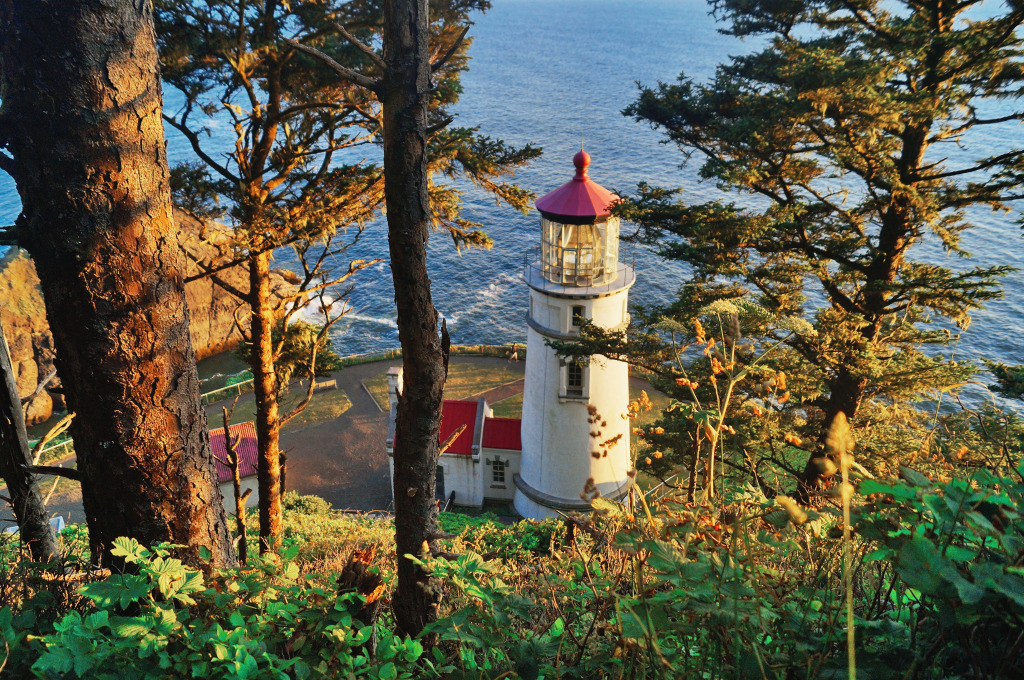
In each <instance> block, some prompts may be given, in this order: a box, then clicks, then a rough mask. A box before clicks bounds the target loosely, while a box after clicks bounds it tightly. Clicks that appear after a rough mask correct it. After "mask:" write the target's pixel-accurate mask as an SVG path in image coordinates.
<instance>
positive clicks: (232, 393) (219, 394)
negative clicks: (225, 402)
mask: <svg viewBox="0 0 1024 680" xmlns="http://www.w3.org/2000/svg"><path fill="white" fill-rule="evenodd" d="M251 391H252V378H249V379H248V380H242V381H241V382H237V383H235V384H234V385H225V386H224V387H221V388H219V389H216V390H210V391H209V392H204V393H203V394H202V395H201V396H202V401H203V405H204V406H206V405H209V404H212V403H214V402H217V401H220V400H221V399H228V398H229V397H236V396H241V395H243V394H245V393H246V392H251Z"/></svg>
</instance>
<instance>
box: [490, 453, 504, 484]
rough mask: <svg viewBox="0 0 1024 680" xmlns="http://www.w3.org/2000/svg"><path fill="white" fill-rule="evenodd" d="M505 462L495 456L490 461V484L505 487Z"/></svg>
mask: <svg viewBox="0 0 1024 680" xmlns="http://www.w3.org/2000/svg"><path fill="white" fill-rule="evenodd" d="M506 465H507V463H505V461H503V460H498V459H497V458H495V459H494V460H493V461H491V486H500V487H501V488H505V466H506Z"/></svg>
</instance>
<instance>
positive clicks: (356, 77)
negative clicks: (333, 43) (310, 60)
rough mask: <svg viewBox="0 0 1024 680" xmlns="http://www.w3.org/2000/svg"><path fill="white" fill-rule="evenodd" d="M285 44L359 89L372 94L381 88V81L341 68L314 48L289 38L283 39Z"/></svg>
mask: <svg viewBox="0 0 1024 680" xmlns="http://www.w3.org/2000/svg"><path fill="white" fill-rule="evenodd" d="M285 42H286V43H288V44H289V45H291V46H292V47H294V48H295V49H297V50H299V51H300V52H305V53H306V54H308V55H309V56H311V57H315V58H316V59H319V60H320V61H321V62H323V63H324V64H326V65H327V66H328V67H330V68H331V69H332V70H333V71H334V72H335V73H337V74H338V75H339V76H341V77H342V78H344V79H345V80H347V81H348V82H350V83H353V84H355V85H359V86H360V87H365V88H366V89H368V90H370V91H371V92H374V93H378V92H379V90H380V87H381V81H379V80H375V79H373V78H370V77H369V76H364V75H363V74H362V73H359V72H357V71H353V70H352V69H350V68H346V67H344V66H342V65H341V64H339V63H338V62H336V61H335V60H334V59H331V58H330V57H329V56H327V55H326V54H324V53H323V52H321V51H320V50H318V49H316V48H315V47H309V46H308V45H303V44H302V43H300V42H297V41H295V40H292V39H291V38H285Z"/></svg>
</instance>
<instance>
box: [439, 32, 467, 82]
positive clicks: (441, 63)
mask: <svg viewBox="0 0 1024 680" xmlns="http://www.w3.org/2000/svg"><path fill="white" fill-rule="evenodd" d="M467 33H469V24H467V25H466V26H464V27H463V28H462V32H461V33H459V37H457V38H456V39H455V42H453V43H452V44H451V47H449V48H448V50H447V51H446V52H445V53H444V54H443V55H442V56H441V57H440V58H439V59H437V61H435V62H434V63H432V64H431V65H430V72H431V73H437V72H438V71H440V70H441V69H442V68H444V65H445V64H447V63H448V60H449V59H451V58H452V56H454V55H455V53H456V52H458V51H459V48H460V47H462V43H463V42H465V40H466V34H467Z"/></svg>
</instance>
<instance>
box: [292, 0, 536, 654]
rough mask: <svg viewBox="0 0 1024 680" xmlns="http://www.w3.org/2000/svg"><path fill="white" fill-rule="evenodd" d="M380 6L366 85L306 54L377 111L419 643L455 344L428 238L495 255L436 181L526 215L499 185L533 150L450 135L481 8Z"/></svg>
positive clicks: (403, 540) (405, 546) (318, 52)
mask: <svg viewBox="0 0 1024 680" xmlns="http://www.w3.org/2000/svg"><path fill="white" fill-rule="evenodd" d="M383 5H384V13H383V25H382V29H383V33H382V42H383V57H379V56H378V57H376V58H371V60H372V61H373V67H372V68H371V69H369V73H371V74H372V75H367V73H364V72H360V71H354V70H352V69H349V68H347V67H345V66H343V65H342V64H340V63H339V62H338V61H337V60H335V59H333V58H332V57H331V56H330V54H328V53H329V52H331V51H332V44H331V42H330V41H329V40H328V42H327V44H326V45H324V44H322V41H323V38H322V37H320V36H310V39H309V40H308V41H305V43H306V44H304V45H302V49H303V50H304V51H306V52H307V53H308V54H311V55H313V56H316V57H317V58H318V59H320V60H321V61H322V62H323V63H325V64H328V65H330V66H331V67H332V68H333V69H334V70H335V72H336V73H337V75H338V76H339V77H340V78H341V79H343V80H344V81H346V82H351V83H355V84H357V85H360V86H361V87H363V88H365V89H366V90H367V91H369V92H372V93H373V94H374V95H375V96H376V98H377V99H378V100H379V101H380V105H381V113H382V117H383V126H382V142H383V146H384V185H385V194H386V202H387V218H388V244H389V248H390V254H391V274H392V279H393V281H394V286H395V303H396V306H397V308H398V336H399V340H400V341H401V343H402V363H403V367H404V389H403V392H402V394H400V395H399V400H398V412H397V416H396V425H395V449H394V480H393V484H394V498H395V544H396V549H397V557H398V570H397V571H398V588H397V591H396V593H395V597H394V610H395V619H396V622H397V624H398V627H399V629H400V630H402V631H403V632H405V633H407V634H409V635H418V634H419V633H420V632H421V631H422V630H423V628H424V627H425V626H426V625H427V624H428V623H430V622H431V621H433V620H434V619H436V617H437V604H438V592H437V589H436V587H435V586H434V584H432V583H431V582H430V581H431V579H430V573H429V572H428V571H427V570H426V569H424V568H422V567H421V566H419V565H417V564H416V563H414V562H413V561H411V560H410V559H408V557H407V556H408V555H413V556H417V555H422V554H423V552H424V551H433V550H436V543H437V536H438V531H437V504H436V502H435V500H434V489H435V473H436V470H437V460H438V456H439V455H440V452H439V442H438V432H439V430H440V424H441V405H442V398H443V391H444V383H445V379H446V377H447V375H448V349H449V344H450V338H449V337H448V334H447V330H446V326H445V324H444V322H443V321H442V322H441V328H440V335H439V334H438V314H437V310H436V308H435V307H434V302H433V298H432V296H431V291H430V277H429V274H428V271H427V239H428V237H429V235H430V230H431V226H435V227H442V228H445V229H447V231H448V232H449V234H450V235H451V237H452V239H453V240H454V242H455V245H456V247H461V246H463V245H471V246H484V247H487V246H489V245H490V239H489V238H488V237H487V236H486V234H484V233H483V232H482V231H481V230H480V229H479V228H478V227H479V225H476V224H473V223H471V222H469V221H467V220H465V219H464V218H463V217H462V215H461V210H460V208H461V197H460V194H459V192H458V190H457V189H455V188H454V187H453V186H451V185H450V184H439V183H436V182H435V181H434V180H433V178H434V177H435V176H436V175H442V176H444V177H446V178H454V177H456V176H459V175H461V176H464V177H466V178H468V179H469V180H470V181H472V182H474V183H476V184H477V185H479V186H482V187H483V188H484V189H486V190H487V191H489V192H491V193H492V194H494V195H495V196H496V197H497V198H498V199H499V200H502V201H504V202H506V203H508V204H509V205H511V206H513V207H516V208H519V209H522V210H525V209H526V208H527V202H528V200H529V199H530V198H531V195H530V194H529V193H528V192H526V191H524V190H522V189H520V188H519V187H518V186H516V185H514V184H510V183H508V182H507V181H503V180H501V178H502V177H507V176H510V175H512V174H513V172H514V170H515V168H517V167H519V166H521V165H523V164H525V163H527V162H528V161H530V160H531V159H533V158H535V157H536V156H538V155H539V154H540V149H538V148H535V147H532V146H529V145H527V146H526V147H524V148H522V149H518V150H517V149H513V148H510V147H508V146H506V145H505V144H504V143H503V142H501V141H497V140H492V139H490V138H488V137H483V136H479V135H478V134H477V130H476V129H475V128H449V127H448V126H449V125H450V124H451V123H452V121H453V117H452V116H450V115H449V114H448V112H447V107H448V106H449V105H451V104H454V103H455V102H456V101H457V100H458V94H459V91H460V88H459V83H458V76H459V73H460V72H461V71H462V70H463V69H465V67H466V60H467V55H466V49H467V48H468V46H469V42H468V41H467V40H466V39H465V37H466V33H467V32H468V30H469V22H468V16H469V13H470V12H472V11H474V10H484V9H487V8H488V7H489V6H490V4H489V3H488V2H486V0H470V1H469V2H449V1H447V0H444V1H440V2H434V3H428V2H427V0H385V2H384V3H383ZM337 29H338V30H337V34H339V35H342V36H343V37H344V38H345V39H346V40H347V42H348V43H349V44H350V45H351V46H354V47H355V48H356V49H358V50H360V51H362V52H363V53H365V54H371V53H375V52H374V50H373V48H372V47H371V46H370V45H369V44H367V43H366V42H363V41H361V40H359V38H357V37H356V36H353V35H352V34H351V33H350V32H349V30H348V29H346V28H345V27H343V26H338V27H337ZM314 45H315V46H314ZM296 46H299V43H296ZM320 48H322V49H320Z"/></svg>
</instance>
